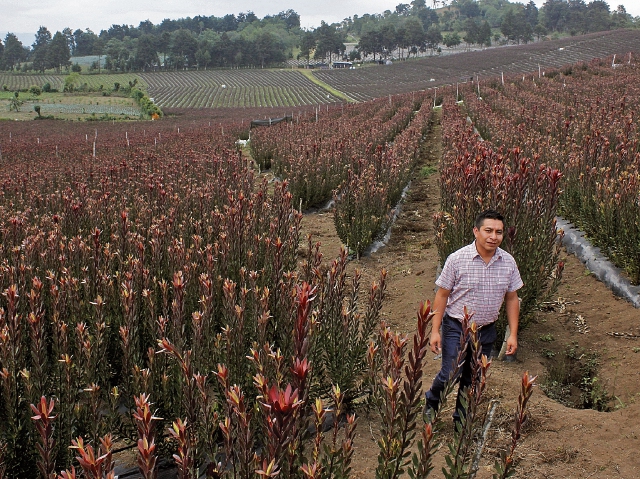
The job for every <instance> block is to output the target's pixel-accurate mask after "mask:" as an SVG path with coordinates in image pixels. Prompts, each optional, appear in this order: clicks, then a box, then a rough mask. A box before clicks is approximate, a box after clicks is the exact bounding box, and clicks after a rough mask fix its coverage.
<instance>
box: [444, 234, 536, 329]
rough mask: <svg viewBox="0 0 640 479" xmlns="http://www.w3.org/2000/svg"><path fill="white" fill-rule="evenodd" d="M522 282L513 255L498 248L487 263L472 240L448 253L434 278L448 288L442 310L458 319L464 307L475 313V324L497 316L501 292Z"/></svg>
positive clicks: (501, 297)
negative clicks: (438, 273)
mask: <svg viewBox="0 0 640 479" xmlns="http://www.w3.org/2000/svg"><path fill="white" fill-rule="evenodd" d="M523 284H524V283H523V282H522V278H520V272H519V271H518V265H517V264H516V261H515V260H514V259H513V256H511V255H510V254H509V253H507V252H506V251H504V250H503V249H500V248H498V249H496V252H495V254H494V255H493V257H492V258H491V260H490V261H489V264H486V263H485V262H484V260H483V259H482V257H481V256H480V254H479V253H478V251H477V250H476V243H475V241H474V242H473V243H471V244H470V245H468V246H465V247H463V248H460V249H459V250H458V251H455V252H454V253H451V254H450V255H449V257H448V258H447V261H446V262H445V263H444V268H442V273H440V276H439V277H438V279H437V280H436V285H437V286H439V287H440V288H443V289H447V290H449V291H451V294H450V295H449V299H448V301H447V309H446V311H445V312H446V313H447V314H448V315H449V316H451V317H452V318H458V319H461V318H462V317H463V316H464V312H463V308H464V307H465V306H466V307H467V310H468V311H469V312H471V313H474V314H473V321H475V322H476V324H477V325H478V326H484V325H487V324H491V323H493V322H494V321H495V320H496V319H498V313H499V311H500V307H501V306H502V302H503V301H504V295H505V294H506V293H507V292H512V291H517V290H518V289H520V288H521V287H522V286H523Z"/></svg>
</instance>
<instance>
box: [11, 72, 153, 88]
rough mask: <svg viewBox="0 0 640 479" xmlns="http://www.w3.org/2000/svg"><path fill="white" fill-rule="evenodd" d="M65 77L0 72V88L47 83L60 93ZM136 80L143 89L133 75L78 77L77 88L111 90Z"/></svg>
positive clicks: (142, 85) (105, 74)
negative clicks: (116, 85) (84, 86)
mask: <svg viewBox="0 0 640 479" xmlns="http://www.w3.org/2000/svg"><path fill="white" fill-rule="evenodd" d="M66 76H67V75H49V74H45V75H34V74H15V73H6V72H0V87H2V86H3V85H6V86H7V88H8V89H9V90H25V89H28V88H30V87H31V86H33V85H36V86H39V87H42V86H43V85H44V84H45V83H49V84H50V85H51V88H55V89H57V90H60V91H62V88H63V86H64V79H65V78H66ZM136 79H137V80H138V83H137V85H138V86H139V87H142V88H144V87H145V84H144V81H143V80H142V78H140V75H137V74H135V73H114V74H107V73H102V74H99V75H97V74H96V75H80V78H79V80H78V82H77V86H82V85H83V84H84V83H86V84H87V86H88V87H89V88H91V89H94V90H97V89H99V88H100V86H101V85H102V87H103V88H104V89H106V90H111V89H112V88H113V85H114V83H119V84H120V85H123V86H124V85H128V84H129V82H133V81H134V80H136Z"/></svg>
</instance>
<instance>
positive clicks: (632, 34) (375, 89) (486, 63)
mask: <svg viewBox="0 0 640 479" xmlns="http://www.w3.org/2000/svg"><path fill="white" fill-rule="evenodd" d="M629 52H640V31H638V30H622V31H621V30H617V31H611V32H601V33H594V34H590V35H584V36H580V37H570V38H565V39H561V40H553V41H546V42H539V43H532V44H528V45H518V46H507V47H496V48H489V49H486V50H483V51H476V52H463V53H457V54H455V55H444V56H442V57H430V58H425V59H419V60H415V61H405V62H395V63H394V64H393V65H390V66H388V65H379V66H374V67H367V68H359V69H356V70H341V69H336V70H317V71H314V75H316V76H317V77H318V78H319V79H321V80H322V81H324V82H325V83H327V84H329V85H331V86H332V87H333V88H335V89H336V90H339V91H341V92H343V93H345V94H347V95H349V96H350V97H352V98H355V99H357V100H359V101H364V100H369V99H371V98H378V97H381V96H386V95H389V94H396V93H406V92H410V91H416V90H423V89H426V88H432V87H434V86H438V85H442V84H450V83H456V82H466V81H469V79H470V78H471V77H472V76H473V77H475V76H476V75H480V78H481V79H482V78H486V77H487V76H496V75H500V73H501V72H505V73H516V72H517V73H520V74H523V73H534V72H535V73H536V74H537V73H538V65H540V67H541V68H542V70H543V71H544V70H547V69H550V68H558V67H560V66H562V65H565V64H568V63H574V62H576V61H589V60H591V59H593V58H602V57H606V56H610V55H613V54H614V53H617V54H618V60H619V61H622V58H623V57H624V55H625V54H628V53H629ZM432 80H433V81H432Z"/></svg>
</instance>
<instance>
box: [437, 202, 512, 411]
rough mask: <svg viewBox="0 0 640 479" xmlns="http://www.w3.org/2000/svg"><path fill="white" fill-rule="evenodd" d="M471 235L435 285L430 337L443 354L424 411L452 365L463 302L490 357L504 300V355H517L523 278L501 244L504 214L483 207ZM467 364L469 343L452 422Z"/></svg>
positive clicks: (457, 348)
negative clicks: (508, 333)
mask: <svg viewBox="0 0 640 479" xmlns="http://www.w3.org/2000/svg"><path fill="white" fill-rule="evenodd" d="M473 235H474V236H475V241H474V242H473V243H471V244H470V245H468V246H465V247H463V248H460V249H459V250H458V251H455V252H454V253H451V254H450V255H449V257H448V258H447V260H446V262H445V264H444V267H443V269H442V273H440V276H439V277H438V279H437V280H436V285H437V286H438V287H439V289H438V291H437V292H436V297H435V300H434V302H433V310H434V312H435V315H434V317H433V319H432V329H431V338H430V339H431V341H430V342H431V351H433V352H434V353H440V352H441V353H442V367H441V369H440V372H439V373H438V375H437V376H436V377H435V379H434V381H433V384H432V385H431V389H429V391H427V392H426V400H427V404H426V412H427V414H428V415H430V414H432V413H433V411H437V410H438V406H439V405H440V395H441V393H442V391H443V390H444V387H445V385H446V383H447V382H448V381H449V378H450V376H451V373H452V372H453V370H454V369H455V365H456V364H455V363H456V362H457V358H458V353H459V351H460V336H461V334H462V324H461V319H462V318H463V317H464V307H465V306H466V307H467V310H468V311H469V312H470V313H473V317H472V321H475V322H476V324H477V326H478V328H479V331H478V336H479V341H480V344H481V345H482V354H484V355H486V356H487V357H489V356H490V355H491V349H492V347H493V343H494V342H495V340H496V327H495V321H496V320H497V319H498V314H499V311H500V307H501V306H502V303H503V301H504V303H505V307H506V313H507V322H508V324H509V330H510V335H509V337H508V339H507V354H508V355H512V354H515V352H516V350H517V349H518V315H519V312H520V304H519V300H518V293H517V291H518V289H520V288H521V287H522V286H523V283H522V279H521V278H520V273H519V271H518V266H517V265H516V262H515V260H514V259H513V256H511V255H510V254H509V253H507V252H506V251H504V250H503V249H501V248H500V247H499V246H500V244H501V243H502V239H503V237H504V218H503V217H502V215H501V214H500V213H498V212H497V211H495V210H486V211H483V212H482V213H480V214H479V215H478V217H477V218H476V222H475V226H474V228H473ZM440 326H442V333H440ZM470 363H471V350H470V348H469V350H468V351H467V354H466V357H465V358H464V364H463V365H462V367H461V371H460V375H459V377H458V380H459V381H460V384H459V390H458V398H457V401H456V410H455V412H454V414H453V419H454V422H455V423H456V424H457V423H458V422H460V420H461V418H460V415H461V414H463V415H464V409H463V406H462V403H461V398H462V394H463V390H464V388H467V387H469V386H470V385H471V381H472V377H471V364H470ZM430 409H431V410H433V411H429V410H430Z"/></svg>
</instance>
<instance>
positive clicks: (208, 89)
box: [142, 70, 337, 108]
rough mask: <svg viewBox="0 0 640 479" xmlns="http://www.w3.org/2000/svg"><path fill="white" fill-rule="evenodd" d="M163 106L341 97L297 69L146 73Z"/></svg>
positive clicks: (310, 101)
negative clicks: (331, 93)
mask: <svg viewBox="0 0 640 479" xmlns="http://www.w3.org/2000/svg"><path fill="white" fill-rule="evenodd" d="M142 78H143V79H144V81H145V82H146V84H148V86H149V90H148V91H149V95H150V96H151V97H152V98H154V101H155V102H156V103H157V104H158V105H160V106H161V107H163V108H164V107H167V108H218V107H276V106H296V105H311V104H319V103H327V102H334V101H337V98H335V97H333V96H332V95H329V94H327V92H326V91H325V90H324V89H322V88H321V87H319V86H317V85H315V84H314V83H313V82H311V81H310V80H308V79H307V78H306V77H305V76H304V75H302V74H301V73H300V72H296V71H288V70H281V71H271V70H269V71H263V70H209V71H195V72H194V71H191V72H158V73H144V74H142Z"/></svg>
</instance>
